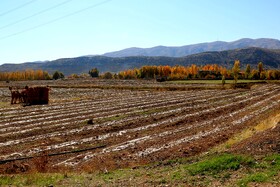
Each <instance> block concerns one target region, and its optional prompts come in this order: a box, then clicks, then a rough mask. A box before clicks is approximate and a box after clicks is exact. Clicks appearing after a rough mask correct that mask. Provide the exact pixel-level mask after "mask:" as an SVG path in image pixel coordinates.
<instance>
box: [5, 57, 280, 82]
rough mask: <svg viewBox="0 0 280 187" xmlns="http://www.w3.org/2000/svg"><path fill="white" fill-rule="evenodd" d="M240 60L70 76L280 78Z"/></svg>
mask: <svg viewBox="0 0 280 187" xmlns="http://www.w3.org/2000/svg"><path fill="white" fill-rule="evenodd" d="M240 66H241V64H240V61H238V60H236V61H235V62H234V64H233V67H232V68H231V69H227V68H226V67H223V66H220V65H217V64H207V65H203V66H197V65H195V64H192V65H190V66H179V65H176V66H168V65H165V66H142V67H141V68H135V69H128V70H124V71H121V72H119V73H114V74H113V73H111V72H105V73H101V74H100V72H99V70H98V69H97V68H93V69H91V70H89V72H88V74H85V73H84V74H81V75H77V74H72V75H69V76H68V77H67V78H86V77H89V76H91V77H99V78H104V79H158V80H188V79H209V80H211V79H212V80H213V79H222V80H225V79H233V80H235V82H236V81H237V79H250V80H280V70H276V69H273V70H272V69H271V70H267V69H265V67H264V65H263V63H262V62H259V63H258V65H257V67H256V68H252V67H251V66H250V65H249V64H247V66H246V68H245V69H243V70H242V69H241V68H240ZM64 77H65V76H64V74H63V73H62V72H59V71H55V72H54V73H53V75H50V74H49V73H48V72H47V71H43V70H32V69H29V70H25V71H16V72H0V81H20V80H50V79H54V80H56V79H62V78H64Z"/></svg>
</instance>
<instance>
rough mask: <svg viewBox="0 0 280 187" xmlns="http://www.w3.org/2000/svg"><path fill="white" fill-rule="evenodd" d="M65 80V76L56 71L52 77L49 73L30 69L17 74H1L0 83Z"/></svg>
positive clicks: (16, 72)
mask: <svg viewBox="0 0 280 187" xmlns="http://www.w3.org/2000/svg"><path fill="white" fill-rule="evenodd" d="M61 78H64V74H63V73H61V72H59V71H55V72H54V73H53V75H50V74H49V73H48V72H47V71H43V70H40V69H39V70H33V69H28V70H24V71H15V72H0V81H24V80H51V79H55V80H56V79H61Z"/></svg>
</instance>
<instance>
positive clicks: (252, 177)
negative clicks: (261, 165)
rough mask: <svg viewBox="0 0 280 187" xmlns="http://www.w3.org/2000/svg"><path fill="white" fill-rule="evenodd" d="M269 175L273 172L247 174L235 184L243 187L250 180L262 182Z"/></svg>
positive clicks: (266, 179) (265, 180)
mask: <svg viewBox="0 0 280 187" xmlns="http://www.w3.org/2000/svg"><path fill="white" fill-rule="evenodd" d="M271 176H273V174H270V173H268V172H260V173H254V174H249V175H247V176H246V177H244V178H242V179H241V180H240V181H239V182H238V183H237V184H238V185H239V186H240V187H245V186H247V185H248V184H249V183H250V182H257V183H263V182H267V181H268V179H269V178H270V177H271Z"/></svg>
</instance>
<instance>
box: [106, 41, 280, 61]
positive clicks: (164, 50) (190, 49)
mask: <svg viewBox="0 0 280 187" xmlns="http://www.w3.org/2000/svg"><path fill="white" fill-rule="evenodd" d="M248 47H260V48H266V49H280V41H279V40H276V39H267V38H260V39H249V38H244V39H240V40H237V41H233V42H223V41H216V42H210V43H200V44H193V45H185V46H181V47H167V46H157V47H152V48H136V47H134V48H128V49H124V50H120V51H115V52H110V53H105V54H104V56H108V57H126V56H169V57H183V56H187V55H191V54H197V53H202V52H206V51H223V50H231V49H238V48H248Z"/></svg>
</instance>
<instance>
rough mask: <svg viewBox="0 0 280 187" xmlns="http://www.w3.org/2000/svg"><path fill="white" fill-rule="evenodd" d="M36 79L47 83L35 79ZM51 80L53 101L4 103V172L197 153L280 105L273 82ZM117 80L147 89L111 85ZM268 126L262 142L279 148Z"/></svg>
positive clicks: (0, 122)
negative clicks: (226, 85) (244, 85)
mask: <svg viewBox="0 0 280 187" xmlns="http://www.w3.org/2000/svg"><path fill="white" fill-rule="evenodd" d="M25 83H28V82H24V83H22V84H25ZM39 83H40V84H45V83H44V82H32V84H33V85H39ZM47 83H48V85H49V86H51V87H52V88H51V91H50V103H49V105H33V106H28V107H23V106H21V105H9V106H8V107H2V108H0V117H1V118H0V173H8V172H9V171H11V170H15V172H20V171H22V172H25V171H27V170H28V169H29V167H27V166H31V165H34V164H35V165H36V169H37V170H42V171H56V170H62V169H63V170H64V169H67V170H71V169H72V170H75V171H77V170H92V169H96V170H109V169H115V168H121V167H128V166H129V167H134V166H136V165H139V164H140V165H141V164H145V163H150V162H154V161H161V160H166V159H172V158H178V157H185V156H190V155H197V154H199V153H201V152H205V151H208V150H209V149H210V148H212V147H214V146H216V145H218V144H220V143H222V142H225V141H226V140H227V139H228V138H230V137H232V136H233V135H234V134H236V133H238V132H240V131H242V130H243V129H245V128H247V127H249V126H252V125H254V124H256V123H257V122H258V121H259V120H261V119H263V118H265V117H267V116H269V115H270V114H271V113H272V112H275V111H277V110H279V109H280V92H279V91H280V86H279V85H273V84H268V85H261V86H258V87H256V88H254V89H251V90H249V89H234V90H233V89H228V90H220V89H217V90H215V89H212V88H211V89H207V86H206V88H204V87H203V86H202V87H203V88H201V89H200V90H198V89H195V90H191V89H189V87H191V86H190V85H187V86H186V87H188V88H186V89H185V88H184V87H183V88H182V89H180V91H178V90H175V91H166V90H168V89H165V90H161V91H158V89H152V88H155V87H160V86H163V87H164V86H166V85H161V84H159V83H155V82H152V81H150V82H149V81H146V82H142V81H140V82H137V81H134V82H133V81H127V82H125V81H120V82H118V81H116V80H114V81H112V82H111V81H108V82H106V81H104V80H100V81H98V80H93V82H80V84H79V83H78V82H76V80H75V81H74V83H73V82H69V81H66V82H64V84H63V81H59V82H56V81H52V82H47ZM70 83H71V84H70ZM17 84H20V83H17ZM77 84H79V85H85V86H84V87H83V88H82V87H75V85H77ZM96 85H98V87H96ZM113 85H122V86H127V87H132V88H134V87H138V88H139V87H144V86H145V85H148V87H149V89H144V90H142V89H116V88H110V89H108V86H113ZM102 86H104V87H106V89H101V88H102ZM168 86H170V87H176V86H178V85H168ZM6 89H7V88H5V87H3V88H0V93H2V96H3V97H1V99H2V102H9V101H8V97H6V96H7V95H8V94H9V92H8V91H7V90H6ZM89 121H90V122H91V123H89ZM270 131H271V132H270V133H269V132H267V134H265V135H259V137H260V138H262V139H261V140H263V141H259V145H262V149H263V150H267V149H268V148H269V146H270V145H268V143H270V142H271V141H272V146H271V147H270V150H275V151H279V126H277V127H276V128H275V129H271V130H270ZM273 133H274V135H273V137H271V136H270V135H271V134H273ZM275 133H276V134H275ZM277 133H278V134H277ZM277 136H278V137H277ZM264 137H267V138H266V139H263V138H264ZM254 138H255V137H254ZM256 138H257V139H256V140H252V142H257V140H259V139H258V137H257V136H256ZM270 138H273V140H271V139H270ZM243 145H244V146H243ZM246 145H250V146H249V147H250V149H252V150H253V149H254V147H255V146H254V145H255V144H250V143H243V144H242V145H239V146H238V147H239V149H240V150H244V149H246V150H248V148H247V147H246ZM242 146H243V147H242ZM255 149H256V150H257V149H259V148H258V147H256V148H255ZM255 149H254V150H255ZM236 150H238V149H236ZM33 157H35V158H33ZM12 160H15V161H12ZM34 160H35V161H34Z"/></svg>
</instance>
